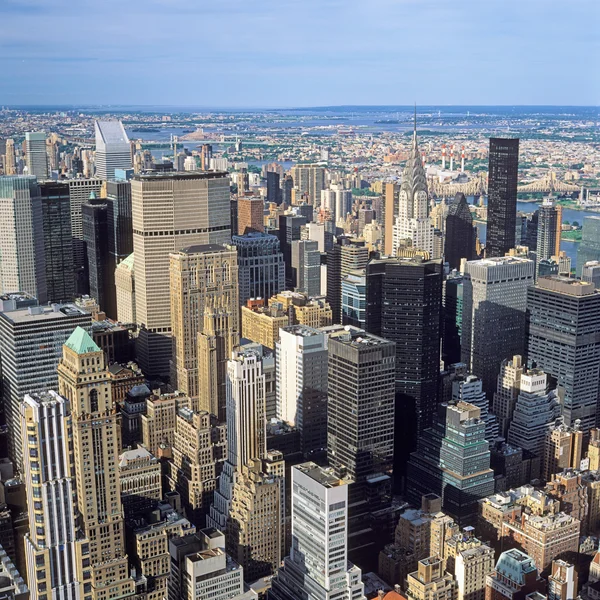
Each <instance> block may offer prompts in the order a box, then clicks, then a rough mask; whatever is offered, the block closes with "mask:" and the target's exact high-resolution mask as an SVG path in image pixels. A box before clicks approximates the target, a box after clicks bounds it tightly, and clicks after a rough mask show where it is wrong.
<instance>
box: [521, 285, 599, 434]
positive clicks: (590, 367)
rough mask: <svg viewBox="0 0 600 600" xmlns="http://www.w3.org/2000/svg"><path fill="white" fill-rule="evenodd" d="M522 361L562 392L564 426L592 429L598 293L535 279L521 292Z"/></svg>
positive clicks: (595, 402)
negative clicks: (523, 313)
mask: <svg viewBox="0 0 600 600" xmlns="http://www.w3.org/2000/svg"><path fill="white" fill-rule="evenodd" d="M527 360H528V362H529V364H531V365H535V366H536V367H538V368H539V369H542V370H543V371H544V372H545V373H548V375H550V376H551V377H552V378H553V380H554V381H556V383H558V385H559V386H560V387H561V388H562V389H563V390H564V399H563V401H562V415H563V416H564V418H565V423H566V424H567V425H571V426H572V425H574V423H575V420H576V419H580V420H581V428H582V430H583V431H584V432H588V431H589V430H590V429H591V428H592V427H596V425H597V412H598V380H599V378H600V292H598V291H597V290H596V289H595V287H594V284H592V283H588V282H583V281H579V280H577V279H571V278H568V277H560V276H555V277H540V278H539V279H538V282H537V284H536V285H535V286H534V287H532V288H530V289H529V290H528V293H527Z"/></svg>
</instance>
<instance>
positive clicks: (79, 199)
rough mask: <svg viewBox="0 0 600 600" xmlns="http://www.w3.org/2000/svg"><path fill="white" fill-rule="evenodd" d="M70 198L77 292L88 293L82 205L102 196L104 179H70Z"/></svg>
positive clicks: (79, 293) (78, 293)
mask: <svg viewBox="0 0 600 600" xmlns="http://www.w3.org/2000/svg"><path fill="white" fill-rule="evenodd" d="M68 184H69V200H70V202H71V233H72V235H73V262H74V265H73V270H74V278H75V293H76V294H77V295H81V294H87V293H88V291H89V290H88V281H87V265H86V257H85V243H84V241H83V219H82V216H81V207H82V206H83V205H84V204H86V203H87V202H88V201H89V199H90V198H100V192H101V190H102V180H100V179H96V178H93V179H83V178H80V179H69V180H68Z"/></svg>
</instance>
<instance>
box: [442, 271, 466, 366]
mask: <svg viewBox="0 0 600 600" xmlns="http://www.w3.org/2000/svg"><path fill="white" fill-rule="evenodd" d="M442 303H443V324H442V360H443V361H444V365H446V367H448V366H449V365H453V364H455V363H457V362H460V359H461V345H462V321H463V275H462V273H457V272H456V271H452V272H451V273H450V274H449V275H448V276H447V277H446V278H445V280H444V283H443V291H442Z"/></svg>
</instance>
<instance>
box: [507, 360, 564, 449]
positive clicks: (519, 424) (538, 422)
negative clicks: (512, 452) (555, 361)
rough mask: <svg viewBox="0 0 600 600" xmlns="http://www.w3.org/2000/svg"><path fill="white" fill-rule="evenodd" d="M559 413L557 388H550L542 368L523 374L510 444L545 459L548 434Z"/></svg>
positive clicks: (511, 429)
mask: <svg viewBox="0 0 600 600" xmlns="http://www.w3.org/2000/svg"><path fill="white" fill-rule="evenodd" d="M559 415H560V404H559V399H558V395H557V393H556V390H549V389H548V377H547V375H546V373H544V372H543V371H541V370H539V369H532V370H530V371H528V372H527V373H522V374H521V377H520V379H519V395H518V396H517V399H516V402H515V407H514V411H513V414H512V420H511V422H510V425H509V426H508V435H507V440H508V443H509V444H511V445H513V446H516V447H518V448H523V449H524V450H528V451H529V452H532V453H533V454H535V455H536V456H539V457H540V458H542V457H543V456H544V444H545V440H546V435H547V434H548V432H549V431H550V429H551V428H552V426H553V425H554V423H555V421H556V419H557V418H558V416H559Z"/></svg>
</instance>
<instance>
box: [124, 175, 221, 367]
mask: <svg viewBox="0 0 600 600" xmlns="http://www.w3.org/2000/svg"><path fill="white" fill-rule="evenodd" d="M131 203H132V211H133V248H134V250H133V252H134V256H135V261H134V269H135V286H136V287H135V289H136V294H135V302H136V319H137V321H138V324H139V325H140V327H141V330H140V332H139V336H138V338H137V352H138V359H139V361H140V365H141V367H142V369H143V370H144V372H145V373H146V374H147V375H150V376H152V375H161V376H166V375H168V374H169V360H170V359H171V356H172V341H171V306H170V296H171V294H170V279H169V253H171V252H177V251H179V250H180V249H181V248H184V247H189V246H191V245H195V244H223V243H228V242H229V241H230V239H231V231H230V214H229V179H228V177H227V174H226V173H222V172H218V171H216V172H189V173H186V172H184V173H179V172H177V173H174V172H165V173H158V172H155V173H146V174H139V175H136V176H135V177H134V178H133V179H132V180H131Z"/></svg>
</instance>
